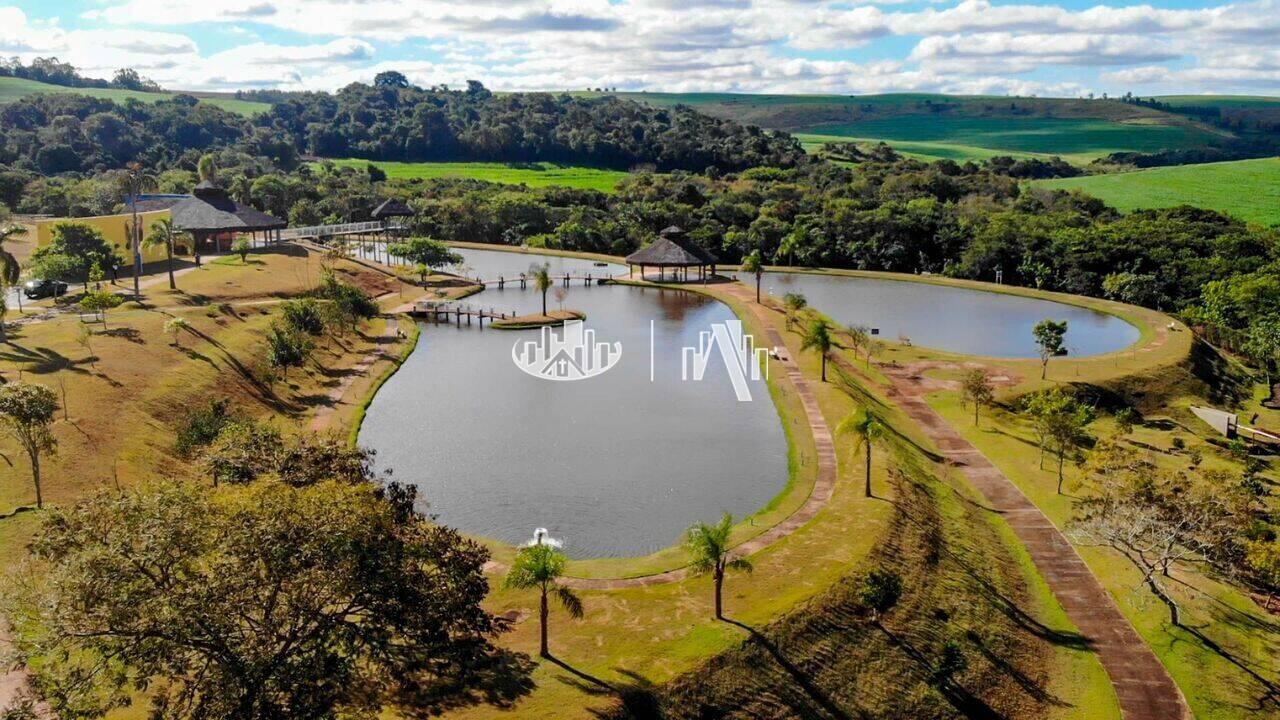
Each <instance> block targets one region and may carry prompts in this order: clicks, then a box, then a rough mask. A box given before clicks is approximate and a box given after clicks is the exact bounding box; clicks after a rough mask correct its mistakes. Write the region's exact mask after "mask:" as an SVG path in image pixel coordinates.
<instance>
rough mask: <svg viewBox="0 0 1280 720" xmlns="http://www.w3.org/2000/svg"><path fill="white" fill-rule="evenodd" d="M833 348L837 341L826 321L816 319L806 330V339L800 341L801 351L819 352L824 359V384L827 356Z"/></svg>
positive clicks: (824, 380) (823, 380)
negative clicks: (833, 337)
mask: <svg viewBox="0 0 1280 720" xmlns="http://www.w3.org/2000/svg"><path fill="white" fill-rule="evenodd" d="M833 347H835V340H833V339H832V337H831V327H830V326H829V325H827V321H826V320H823V319H822V318H814V319H813V321H812V322H810V323H809V326H808V327H807V328H805V331H804V337H802V338H801V339H800V349H801V350H817V351H818V354H819V355H820V356H821V357H822V382H826V381H827V356H828V355H829V354H831V348H833Z"/></svg>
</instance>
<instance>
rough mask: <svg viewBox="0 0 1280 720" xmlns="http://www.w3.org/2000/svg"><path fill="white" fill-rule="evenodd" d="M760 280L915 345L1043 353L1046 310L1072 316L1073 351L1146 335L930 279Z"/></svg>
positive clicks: (1109, 319) (1115, 345)
mask: <svg viewBox="0 0 1280 720" xmlns="http://www.w3.org/2000/svg"><path fill="white" fill-rule="evenodd" d="M746 280H747V281H748V282H750V281H751V280H753V278H749V277H747V278H746ZM761 288H762V289H763V290H764V292H767V293H769V294H771V295H774V296H777V297H782V296H783V295H784V294H786V293H789V292H798V293H802V294H803V295H804V296H805V299H806V300H808V301H809V305H811V306H812V307H815V308H817V309H819V310H821V311H822V312H824V313H826V314H827V315H828V316H830V317H831V319H832V320H834V321H836V322H839V323H841V324H845V325H864V326H866V327H871V328H879V329H880V335H879V337H880V338H882V339H884V340H891V341H895V342H896V341H897V340H898V338H899V335H902V336H905V337H907V338H909V339H910V340H911V342H912V344H914V345H920V346H923V347H929V348H935V349H938V350H948V351H951V352H957V353H965V354H968V355H990V356H994V357H1008V358H1032V357H1036V344H1035V340H1034V339H1033V338H1032V336H1031V328H1032V327H1034V326H1035V324H1036V323H1038V322H1040V321H1041V320H1043V319H1045V318H1053V319H1054V320H1066V321H1067V337H1066V344H1067V349H1068V351H1069V353H1068V354H1069V356H1070V357H1085V356H1089V355H1099V354H1101V353H1107V352H1112V351H1114V350H1120V349H1123V348H1125V347H1127V346H1129V345H1132V344H1133V343H1134V342H1136V341H1137V340H1138V336H1139V332H1138V328H1136V327H1134V326H1132V325H1130V324H1129V323H1127V322H1125V321H1124V320H1121V319H1120V318H1118V317H1116V316H1114V315H1107V314H1106V313H1100V312H1095V311H1093V310H1089V309H1086V308H1081V307H1075V306H1073V305H1064V304H1062V303H1056V302H1052V301H1049V300H1038V299H1035V298H1026V297H1018V296H1016V295H1004V294H1001V293H993V292H983V291H981V290H969V289H967V288H958V287H947V286H943V285H930V284H928V283H917V282H907V281H902V280H880V279H873V278H856V277H841V276H834V275H812V274H807V273H765V274H764V277H763V279H762V281H761Z"/></svg>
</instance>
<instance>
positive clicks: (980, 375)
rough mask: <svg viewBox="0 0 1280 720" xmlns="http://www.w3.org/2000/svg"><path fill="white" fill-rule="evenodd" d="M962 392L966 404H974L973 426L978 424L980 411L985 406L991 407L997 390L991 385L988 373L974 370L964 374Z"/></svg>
mask: <svg viewBox="0 0 1280 720" xmlns="http://www.w3.org/2000/svg"><path fill="white" fill-rule="evenodd" d="M960 389H961V392H962V394H963V398H964V401H965V402H966V403H973V424H974V425H977V424H978V411H979V410H981V409H982V407H983V406H985V405H990V404H991V400H992V399H993V398H994V397H995V388H994V387H992V385H991V378H990V377H989V376H988V375H987V371H986V370H983V369H982V368H974V369H972V370H970V371H969V372H967V373H965V374H964V380H962V381H961V388H960Z"/></svg>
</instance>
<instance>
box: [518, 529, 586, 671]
mask: <svg viewBox="0 0 1280 720" xmlns="http://www.w3.org/2000/svg"><path fill="white" fill-rule="evenodd" d="M567 561H568V558H567V557H565V554H564V553H562V552H560V550H559V549H557V548H556V547H554V546H553V545H551V544H549V543H544V542H538V543H536V544H534V545H530V546H528V547H523V548H520V551H519V552H517V553H516V558H515V561H514V562H513V563H512V564H511V570H510V571H509V572H508V573H507V577H506V580H505V581H504V582H503V586H504V587H507V588H511V589H513V590H538V591H539V592H540V593H541V603H540V605H539V606H538V623H539V625H538V627H539V635H538V638H539V641H538V654H539V655H541V656H542V657H544V658H549V657H551V651H550V650H549V649H548V647H547V619H548V616H549V615H550V608H549V606H548V602H547V598H548V597H549V596H550V595H553V594H554V595H555V596H556V599H558V600H559V601H560V604H561V605H562V606H564V609H565V610H568V611H569V615H570V616H572V617H573V618H574V619H575V620H576V619H578V618H581V617H582V600H581V599H580V598H579V597H578V596H577V594H575V593H574V592H573V591H572V590H570V589H569V588H567V587H564V586H563V585H558V584H557V583H556V579H557V578H559V577H560V576H561V575H563V574H564V565H565V562H567Z"/></svg>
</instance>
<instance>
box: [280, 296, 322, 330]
mask: <svg viewBox="0 0 1280 720" xmlns="http://www.w3.org/2000/svg"><path fill="white" fill-rule="evenodd" d="M280 311H281V312H282V313H283V314H284V321H285V323H287V324H288V325H289V327H291V328H293V329H294V330H297V331H298V332H302V333H306V334H308V335H321V334H323V333H324V315H323V313H321V311H320V305H319V303H317V302H316V301H315V300H313V299H311V298H302V299H300V300H289V301H286V302H285V303H284V304H283V305H281V306H280Z"/></svg>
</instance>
